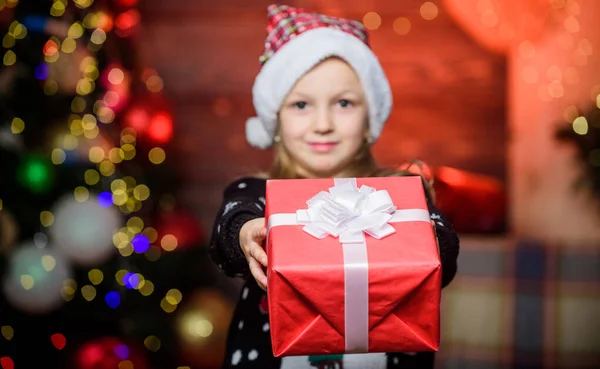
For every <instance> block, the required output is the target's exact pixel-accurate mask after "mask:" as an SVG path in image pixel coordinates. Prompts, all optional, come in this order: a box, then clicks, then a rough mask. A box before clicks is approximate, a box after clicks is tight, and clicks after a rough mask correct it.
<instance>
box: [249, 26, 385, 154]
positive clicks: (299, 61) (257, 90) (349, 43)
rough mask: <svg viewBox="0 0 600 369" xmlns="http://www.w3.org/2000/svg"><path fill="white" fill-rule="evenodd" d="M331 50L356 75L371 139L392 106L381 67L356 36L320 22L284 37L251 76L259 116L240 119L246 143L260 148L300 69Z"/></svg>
mask: <svg viewBox="0 0 600 369" xmlns="http://www.w3.org/2000/svg"><path fill="white" fill-rule="evenodd" d="M331 56H337V57H339V58H341V59H342V60H344V61H346V62H347V63H348V64H349V65H350V66H351V67H352V68H353V69H354V71H355V72H356V74H357V75H358V78H359V80H360V82H361V85H362V87H363V89H364V91H365V96H366V99H367V104H368V107H369V130H370V133H371V138H372V140H373V142H375V140H377V138H378V137H379V135H380V134H381V131H382V130H383V126H384V125H385V122H386V121H387V119H388V117H389V115H390V112H391V109H392V92H391V88H390V84H389V82H388V80H387V77H386V75H385V72H384V71H383V68H382V67H381V65H380V64H379V60H378V59H377V57H376V56H375V54H374V53H373V52H372V51H371V49H370V48H369V47H368V46H367V45H366V44H364V43H363V42H362V41H361V40H360V39H358V38H357V37H356V36H352V35H350V34H348V33H346V32H343V31H340V30H337V29H334V28H331V27H327V28H325V27H322V28H315V29H311V30H308V31H305V32H303V33H301V34H300V35H298V36H296V37H294V38H292V39H291V40H289V41H288V42H287V43H286V44H285V45H283V46H282V47H281V49H280V50H278V51H277V52H276V53H275V54H274V55H273V56H271V58H270V59H269V60H268V61H267V62H266V63H265V64H264V65H263V67H262V69H261V71H260V72H259V73H258V76H256V80H255V81H254V87H253V88H252V96H253V102H254V109H255V110H256V113H257V115H258V117H259V120H258V121H252V122H250V121H249V122H248V123H247V125H246V138H247V139H248V142H249V143H250V144H251V145H252V146H255V147H258V148H261V149H266V148H267V147H269V146H271V145H272V143H273V138H274V136H275V130H276V128H277V127H276V126H277V115H278V113H279V110H280V108H281V105H282V104H283V101H284V100H285V98H286V96H287V95H288V94H289V92H290V91H291V90H292V88H293V87H294V85H295V84H296V82H297V81H298V80H299V79H300V78H301V77H302V76H303V75H304V74H306V73H307V72H308V71H310V70H311V69H312V68H313V67H314V66H316V65H317V64H319V63H320V62H321V61H323V60H324V59H326V58H328V57H331ZM251 120H252V118H251Z"/></svg>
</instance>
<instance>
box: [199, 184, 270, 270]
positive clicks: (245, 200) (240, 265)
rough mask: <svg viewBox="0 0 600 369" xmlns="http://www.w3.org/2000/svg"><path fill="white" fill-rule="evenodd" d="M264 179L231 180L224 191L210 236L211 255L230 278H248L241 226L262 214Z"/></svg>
mask: <svg viewBox="0 0 600 369" xmlns="http://www.w3.org/2000/svg"><path fill="white" fill-rule="evenodd" d="M264 196H265V181H264V180H261V179H258V178H242V179H239V180H237V181H235V182H233V183H231V184H230V185H229V186H227V188H226V189H225V191H224V193H223V204H222V205H221V208H220V209H219V211H218V213H217V216H216V219H215V223H214V226H213V230H212V236H211V239H210V246H209V247H210V256H211V257H212V259H213V261H214V262H215V263H216V264H217V266H218V267H219V269H221V270H222V271H224V272H225V274H226V275H228V276H230V277H247V276H248V275H249V274H250V270H249V268H248V262H247V260H246V257H245V256H244V253H243V252H242V249H241V248H240V240H239V234H240V230H241V228H242V225H244V223H246V222H247V221H249V220H251V219H255V218H260V217H264V215H265V197H264Z"/></svg>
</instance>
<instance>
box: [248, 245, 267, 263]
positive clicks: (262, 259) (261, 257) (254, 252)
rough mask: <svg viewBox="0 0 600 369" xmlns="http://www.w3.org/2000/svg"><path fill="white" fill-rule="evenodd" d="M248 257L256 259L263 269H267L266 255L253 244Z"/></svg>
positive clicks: (260, 248)
mask: <svg viewBox="0 0 600 369" xmlns="http://www.w3.org/2000/svg"><path fill="white" fill-rule="evenodd" d="M250 256H251V257H253V258H254V259H256V260H257V261H258V262H259V263H261V264H262V266H264V267H265V268H266V267H267V253H266V252H265V250H263V248H262V247H260V246H259V245H258V244H253V245H252V247H251V248H250Z"/></svg>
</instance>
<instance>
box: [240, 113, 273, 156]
mask: <svg viewBox="0 0 600 369" xmlns="http://www.w3.org/2000/svg"><path fill="white" fill-rule="evenodd" d="M246 139H247V140H248V142H249V143H250V145H252V146H254V147H256V148H258V149H263V150H264V149H267V148H268V147H269V146H271V144H273V136H272V135H271V134H270V133H269V131H267V129H266V128H265V125H264V124H263V122H262V121H261V120H260V118H258V117H252V118H249V119H248V120H247V121H246Z"/></svg>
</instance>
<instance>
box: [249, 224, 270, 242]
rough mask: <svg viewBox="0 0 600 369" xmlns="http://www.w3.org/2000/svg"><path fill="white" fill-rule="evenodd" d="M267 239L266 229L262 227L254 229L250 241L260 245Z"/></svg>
mask: <svg viewBox="0 0 600 369" xmlns="http://www.w3.org/2000/svg"><path fill="white" fill-rule="evenodd" d="M266 237H267V228H266V227H264V226H261V227H256V228H255V229H254V230H253V231H252V239H253V240H254V241H256V242H258V243H261V242H262V241H263V240H264V239H265V238H266Z"/></svg>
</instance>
